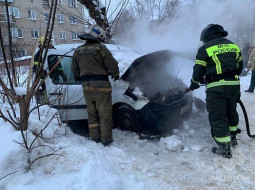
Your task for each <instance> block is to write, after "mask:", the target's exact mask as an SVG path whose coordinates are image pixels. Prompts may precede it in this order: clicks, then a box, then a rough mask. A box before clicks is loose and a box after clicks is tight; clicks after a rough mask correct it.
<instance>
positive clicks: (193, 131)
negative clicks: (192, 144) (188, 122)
mask: <svg viewBox="0 0 255 190" xmlns="http://www.w3.org/2000/svg"><path fill="white" fill-rule="evenodd" d="M195 134H196V132H195V130H194V129H190V130H189V135H190V136H192V137H193V136H194V135H195Z"/></svg>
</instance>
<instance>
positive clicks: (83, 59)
mask: <svg viewBox="0 0 255 190" xmlns="http://www.w3.org/2000/svg"><path fill="white" fill-rule="evenodd" d="M79 38H80V39H81V40H86V43H85V44H83V45H81V46H79V47H78V48H77V49H76V50H75V52H74V54H73V62H72V71H73V73H74V77H75V80H82V87H83V93H84V96H85V100H86V103H87V112H88V126H89V135H90V137H91V138H92V140H94V141H96V142H102V144H103V145H104V146H107V145H109V144H111V142H112V141H113V139H112V125H113V122H112V97H111V92H112V88H111V84H110V82H109V79H108V75H111V76H112V78H113V79H114V81H115V80H118V79H119V68H118V62H117V61H116V60H115V59H114V58H113V56H112V54H111V52H110V51H109V50H108V49H107V48H106V46H105V45H104V44H103V43H102V42H105V40H106V33H105V31H104V30H103V29H102V28H100V27H99V26H98V25H93V26H91V27H90V28H89V30H88V32H87V33H84V34H81V35H79Z"/></svg>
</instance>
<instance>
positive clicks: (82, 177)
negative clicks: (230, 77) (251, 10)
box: [0, 1, 255, 190]
mask: <svg viewBox="0 0 255 190" xmlns="http://www.w3.org/2000/svg"><path fill="white" fill-rule="evenodd" d="M206 2H208V1H206ZM211 2H212V1H211ZM235 2H236V1H235ZM238 2H240V1H238ZM240 3H241V2H240ZM202 5H204V4H202ZM215 6H217V8H215ZM215 6H214V9H212V8H211V6H204V7H203V9H202V10H203V11H202V12H201V11H198V13H199V14H201V15H202V16H201V15H200V16H199V18H200V19H201V22H200V23H199V24H194V22H190V23H191V24H192V25H194V26H193V27H190V25H186V24H187V23H186V22H180V23H176V24H175V25H174V27H173V26H170V25H169V26H168V28H167V29H166V28H163V27H160V28H158V32H157V33H159V34H160V35H161V36H162V37H161V38H159V36H158V35H155V31H154V30H150V29H148V28H146V27H144V26H142V25H141V26H140V27H137V28H135V27H134V28H132V29H133V30H136V31H138V32H139V35H138V37H137V38H134V39H132V40H130V38H127V37H126V38H127V40H128V41H129V43H126V44H131V43H132V45H133V47H136V49H138V50H139V51H140V50H142V51H141V52H143V53H148V52H151V51H156V50H159V49H172V50H176V51H179V52H184V51H187V52H189V51H190V52H191V53H190V54H188V56H189V55H193V54H194V53H195V51H196V50H197V48H198V46H199V44H198V39H199V34H200V32H201V29H202V28H203V27H205V26H206V25H207V24H208V23H210V22H212V23H216V22H219V21H220V22H219V23H220V24H221V23H226V22H223V21H222V22H221V20H220V19H221V17H220V18H218V17H219V15H221V14H220V13H219V11H218V12H216V10H218V9H219V10H221V9H223V8H224V7H223V6H222V7H223V8H221V6H218V5H216V4H215ZM205 7H208V8H209V9H210V10H208V9H206V8H205ZM247 7H248V6H247ZM211 10H214V11H215V12H213V13H214V14H211V13H212V11H211ZM208 12H210V14H208ZM224 12H228V11H224ZM243 12H246V13H247V11H243ZM187 15H188V17H189V18H193V17H190V15H193V13H192V14H191V13H190V12H188V11H187ZM215 15H217V16H215ZM247 15H249V14H247ZM207 17H210V18H207ZM194 18H195V17H194ZM232 20H233V21H234V22H235V24H239V22H236V20H235V19H232ZM227 21H228V20H227ZM138 24H140V23H138ZM231 24H232V23H231V22H228V23H227V25H226V26H227V29H232V28H231ZM183 25H184V26H185V27H183ZM143 27H144V28H143ZM189 27H190V28H189ZM163 29H164V30H163ZM180 29H182V30H181V31H179V30H180ZM183 29H185V30H183ZM162 30H163V32H160V31H162ZM175 33H178V35H175ZM230 33H233V32H231V30H230ZM141 34H142V35H141ZM130 35H131V36H132V34H131V33H130ZM169 36H170V37H169ZM148 39H149V40H148ZM170 42H171V43H170ZM77 46H78V45H77ZM129 47H132V46H131V45H130V46H129ZM64 48H66V49H67V48H69V49H70V46H69V45H68V46H66V47H64ZM112 48H116V52H114V50H113V49H111V51H112V52H113V55H114V57H115V58H116V59H117V60H118V61H122V62H123V63H124V64H123V68H120V70H121V72H122V73H123V72H124V71H125V69H124V68H126V66H127V65H128V64H130V62H131V59H134V58H135V57H136V56H137V55H138V54H136V53H135V52H134V53H133V55H131V56H129V57H128V56H127V55H130V53H131V52H130V51H129V50H128V49H126V50H124V49H123V51H119V50H118V47H117V46H112ZM52 51H57V50H52ZM117 52H118V53H117ZM194 59H195V57H192V59H186V58H182V57H177V56H176V57H174V58H173V62H175V63H176V64H177V65H179V66H178V67H175V68H171V69H172V70H171V71H169V72H174V73H178V70H179V69H180V70H181V72H179V73H178V76H177V77H178V78H180V79H182V80H183V81H184V83H185V84H187V85H189V83H190V78H191V73H192V67H193V65H194ZM250 77H251V73H249V75H248V76H244V77H241V92H243V91H244V90H246V89H247V88H248V87H249V83H250ZM16 92H19V93H20V94H21V95H22V94H24V90H22V88H21V89H16ZM136 92H137V94H139V93H140V91H139V89H136ZM190 93H193V95H194V96H195V97H198V98H200V99H201V100H205V87H203V86H202V87H200V88H199V89H197V90H196V91H194V92H190ZM254 96H255V93H242V95H241V99H242V101H243V103H244V105H245V107H246V109H247V113H248V115H249V121H250V125H251V126H250V128H251V133H252V134H255V129H254V123H255V115H254V113H255V102H254ZM34 106H35V105H34V104H32V105H31V108H32V107H34ZM7 109H9V106H6V105H5V104H4V105H2V107H1V111H4V112H5V111H6V110H7ZM37 111H38V110H34V111H33V112H32V113H31V117H30V120H29V129H30V131H28V134H27V138H28V143H29V144H31V143H32V141H33V139H34V136H33V135H32V132H37V133H38V132H40V131H41V130H42V129H44V127H45V126H46V125H47V124H48V122H49V121H50V119H51V118H52V117H54V118H53V120H52V122H50V123H49V126H48V127H47V128H46V129H45V130H44V131H43V133H42V134H43V135H42V138H41V137H40V138H38V139H37V140H36V141H35V142H34V146H38V145H40V144H43V145H44V146H41V147H38V148H35V149H34V150H33V151H32V154H31V159H32V160H34V159H36V158H38V157H39V156H43V155H47V154H50V153H52V149H54V150H58V151H57V152H56V153H57V154H58V155H53V156H49V157H46V158H42V159H39V160H37V161H36V162H34V164H33V165H32V170H31V171H29V172H26V167H27V163H26V160H27V156H28V155H27V152H26V150H25V149H24V148H23V147H22V146H20V145H19V144H17V143H15V142H22V137H21V134H20V132H18V131H15V130H14V129H13V128H12V126H11V125H10V124H8V123H7V122H5V121H4V120H3V119H0V139H1V143H0V190H45V189H47V190H76V189H77V190H78V189H79V190H80V189H89V190H130V189H132V190H155V189H156V190H190V189H209V190H218V189H245V190H246V189H254V185H255V172H254V171H255V159H254V157H255V151H254V146H255V142H254V140H253V139H251V138H249V137H248V136H247V134H246V128H245V121H244V116H243V114H242V111H241V109H240V106H238V112H239V116H240V123H239V128H240V129H241V130H242V133H241V134H240V135H238V139H239V140H238V143H239V145H238V146H237V147H236V148H234V149H232V152H233V158H231V159H225V158H222V157H218V156H216V155H214V154H213V153H211V148H212V147H213V146H215V142H214V140H213V139H212V137H211V133H210V125H209V122H208V115H207V113H206V112H205V113H204V112H201V111H199V110H198V109H197V108H196V107H195V106H193V112H192V117H190V118H189V119H188V120H186V121H185V122H184V123H183V125H182V126H181V127H180V128H178V129H175V130H173V134H171V135H170V136H167V137H165V138H161V139H160V140H142V139H139V136H138V135H137V134H136V133H131V132H127V131H120V130H117V129H115V130H113V139H114V141H113V143H112V144H111V145H110V146H108V147H104V146H103V145H102V144H101V143H95V142H93V141H91V140H90V139H88V138H86V137H82V136H79V135H76V134H74V133H73V132H72V131H71V130H70V128H69V127H68V126H66V124H64V123H61V122H59V118H58V116H57V115H55V113H56V110H55V109H52V108H49V107H48V106H43V107H40V109H39V112H40V113H41V115H40V120H39V118H38V115H37ZM169 125H170V124H169ZM11 173H13V174H11ZM8 174H10V175H8ZM5 176H6V177H5Z"/></svg>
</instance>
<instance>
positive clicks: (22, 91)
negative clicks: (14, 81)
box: [14, 87, 27, 96]
mask: <svg viewBox="0 0 255 190" xmlns="http://www.w3.org/2000/svg"><path fill="white" fill-rule="evenodd" d="M14 90H15V92H16V94H17V95H18V96H22V95H26V92H27V88H25V87H14Z"/></svg>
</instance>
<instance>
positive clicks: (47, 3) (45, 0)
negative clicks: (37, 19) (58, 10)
mask: <svg viewBox="0 0 255 190" xmlns="http://www.w3.org/2000/svg"><path fill="white" fill-rule="evenodd" d="M42 4H43V8H49V7H50V3H49V0H42Z"/></svg>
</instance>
